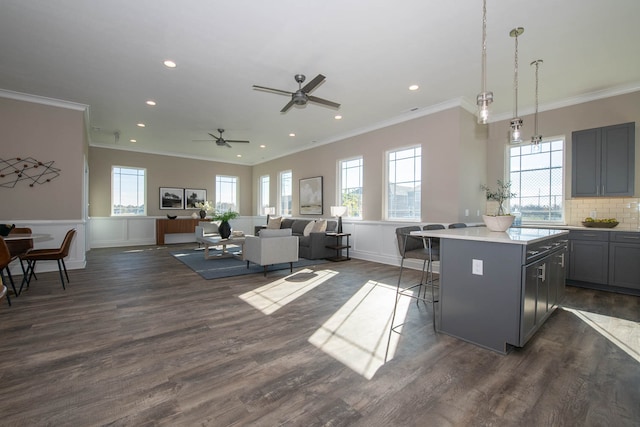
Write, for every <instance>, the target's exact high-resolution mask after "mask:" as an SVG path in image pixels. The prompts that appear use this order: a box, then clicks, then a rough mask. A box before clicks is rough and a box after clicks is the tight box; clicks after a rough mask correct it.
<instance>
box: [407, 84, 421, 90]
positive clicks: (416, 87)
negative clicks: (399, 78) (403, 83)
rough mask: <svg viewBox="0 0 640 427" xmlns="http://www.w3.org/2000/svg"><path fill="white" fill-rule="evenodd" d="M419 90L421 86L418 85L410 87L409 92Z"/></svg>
mask: <svg viewBox="0 0 640 427" xmlns="http://www.w3.org/2000/svg"><path fill="white" fill-rule="evenodd" d="M418 89H420V86H418V85H411V86H409V90H418Z"/></svg>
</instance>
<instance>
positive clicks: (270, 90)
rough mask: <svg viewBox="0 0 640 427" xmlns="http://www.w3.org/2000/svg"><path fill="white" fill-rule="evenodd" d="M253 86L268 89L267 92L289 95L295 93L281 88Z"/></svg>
mask: <svg viewBox="0 0 640 427" xmlns="http://www.w3.org/2000/svg"><path fill="white" fill-rule="evenodd" d="M253 88H254V89H258V90H264V91H267V92H274V93H280V94H282V95H289V96H291V95H293V92H289V91H286V90H281V89H274V88H272V87H265V86H258V85H253Z"/></svg>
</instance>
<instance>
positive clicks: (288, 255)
mask: <svg viewBox="0 0 640 427" xmlns="http://www.w3.org/2000/svg"><path fill="white" fill-rule="evenodd" d="M242 254H243V257H244V259H245V260H246V261H247V268H249V263H250V262H253V263H254V264H258V265H261V266H264V275H265V276H266V275H267V268H268V266H270V265H273V264H280V263H285V262H288V263H289V271H291V272H293V263H294V262H297V261H298V236H292V235H291V229H290V228H283V229H276V230H270V229H264V230H260V234H259V236H247V237H246V238H245V241H244V247H243V248H242Z"/></svg>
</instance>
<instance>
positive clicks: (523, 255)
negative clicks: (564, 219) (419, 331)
mask: <svg viewBox="0 0 640 427" xmlns="http://www.w3.org/2000/svg"><path fill="white" fill-rule="evenodd" d="M412 234H414V235H417V236H422V237H423V238H438V239H440V299H439V301H440V302H439V304H440V310H439V322H438V323H437V330H438V332H443V333H445V334H448V335H451V336H454V337H457V338H460V339H462V340H465V341H468V342H471V343H474V344H477V345H479V346H481V347H484V348H488V349H491V350H494V351H496V352H499V353H501V354H506V353H508V352H509V350H511V348H512V347H514V346H515V347H523V346H524V345H525V343H526V342H527V341H528V340H529V339H530V338H531V337H532V336H533V335H534V334H535V332H536V331H537V330H538V329H539V328H540V326H541V325H542V324H543V323H544V321H545V320H546V319H547V318H548V317H549V316H550V315H551V313H552V312H553V311H554V310H555V308H556V307H557V306H558V303H559V302H560V301H561V300H562V297H563V296H564V286H565V265H566V253H567V239H568V234H569V232H568V231H567V230H557V229H525V228H510V229H508V230H507V231H506V232H493V231H489V230H488V229H487V228H486V227H468V228H458V229H445V230H424V231H420V232H413V233H412Z"/></svg>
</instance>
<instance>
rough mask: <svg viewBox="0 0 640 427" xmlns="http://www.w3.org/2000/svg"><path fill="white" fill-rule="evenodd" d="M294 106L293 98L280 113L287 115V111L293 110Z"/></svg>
mask: <svg viewBox="0 0 640 427" xmlns="http://www.w3.org/2000/svg"><path fill="white" fill-rule="evenodd" d="M292 106H293V98H291V101H289V102H287V105H285V106H284V108H283V109H282V110H280V112H281V113H286V112H287V110H289V108H291V107H292Z"/></svg>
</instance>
